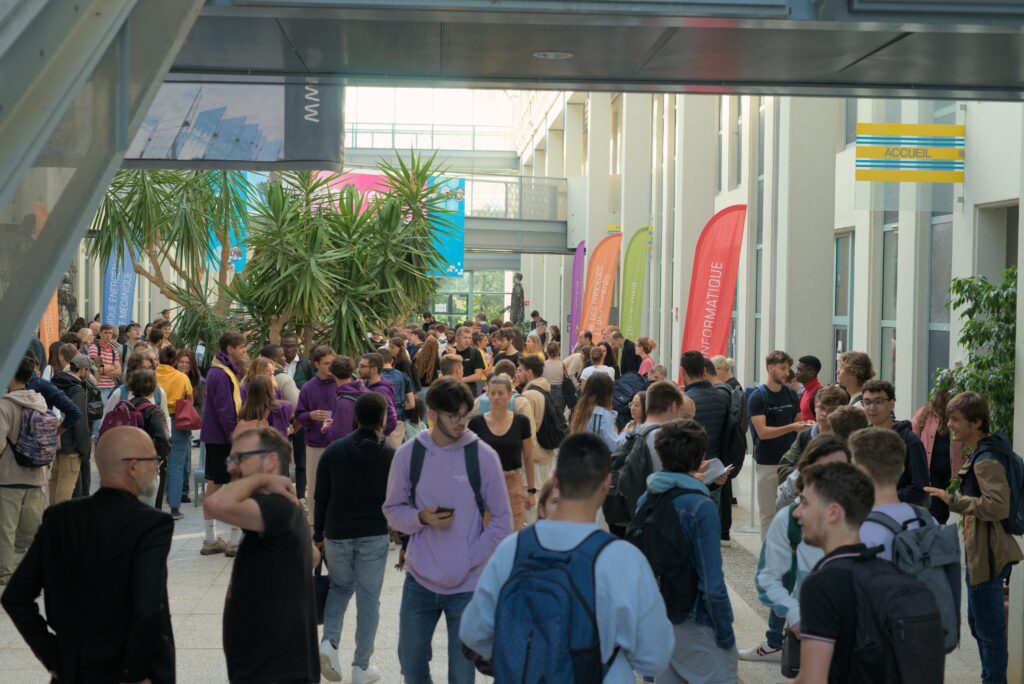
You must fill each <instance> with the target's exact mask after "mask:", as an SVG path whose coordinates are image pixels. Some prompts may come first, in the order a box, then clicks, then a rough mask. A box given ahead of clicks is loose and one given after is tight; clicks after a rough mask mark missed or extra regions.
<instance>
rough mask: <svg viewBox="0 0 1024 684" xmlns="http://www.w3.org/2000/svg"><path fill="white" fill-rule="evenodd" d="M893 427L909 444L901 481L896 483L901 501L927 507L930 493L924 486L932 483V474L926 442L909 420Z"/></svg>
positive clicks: (894, 424) (897, 423) (899, 421)
mask: <svg viewBox="0 0 1024 684" xmlns="http://www.w3.org/2000/svg"><path fill="white" fill-rule="evenodd" d="M892 429H893V430H895V431H896V432H897V433H898V434H899V436H900V437H902V438H903V441H904V442H905V443H906V445H907V459H906V461H904V464H903V474H902V475H901V476H900V481H899V482H897V483H896V491H897V492H898V493H899V496H900V501H902V502H903V503H908V504H915V505H918V506H925V507H927V506H928V495H927V494H926V493H925V491H924V488H925V487H927V486H928V485H930V484H931V475H930V474H929V472H928V455H927V454H926V453H925V450H924V444H922V443H921V440H920V439H919V438H918V436H917V435H915V434H914V430H913V426H912V425H911V423H910V421H909V420H898V421H896V422H895V423H893V426H892Z"/></svg>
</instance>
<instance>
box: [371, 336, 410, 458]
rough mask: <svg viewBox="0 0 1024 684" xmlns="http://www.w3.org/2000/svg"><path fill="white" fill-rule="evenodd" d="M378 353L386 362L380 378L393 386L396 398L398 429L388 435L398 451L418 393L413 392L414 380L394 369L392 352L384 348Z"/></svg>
mask: <svg viewBox="0 0 1024 684" xmlns="http://www.w3.org/2000/svg"><path fill="white" fill-rule="evenodd" d="M377 353H378V354H380V356H381V359H383V361H384V368H382V369H381V371H380V376H381V378H383V379H384V381H385V382H387V383H388V384H389V385H391V390H392V393H393V394H394V396H395V420H396V423H395V424H396V425H397V427H396V429H394V430H392V431H391V432H390V433H389V434H388V444H389V445H391V448H392V449H397V448H398V447H400V446H402V441H403V440H404V439H405V412H406V411H408V410H411V409H412V408H413V407H415V406H416V392H415V391H413V387H412V378H410V377H409V376H408V375H406V374H405V373H403V372H402V371H400V370H398V369H397V368H395V367H394V365H393V360H392V356H391V350H389V349H388V348H387V346H384V347H381V348H380V351H378V352H377Z"/></svg>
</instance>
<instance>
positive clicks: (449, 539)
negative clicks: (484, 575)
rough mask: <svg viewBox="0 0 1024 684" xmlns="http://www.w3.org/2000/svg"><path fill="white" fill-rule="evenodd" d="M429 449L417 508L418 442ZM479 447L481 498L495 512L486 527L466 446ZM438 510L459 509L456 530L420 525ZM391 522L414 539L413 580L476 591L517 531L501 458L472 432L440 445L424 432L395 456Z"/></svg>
mask: <svg viewBox="0 0 1024 684" xmlns="http://www.w3.org/2000/svg"><path fill="white" fill-rule="evenodd" d="M417 440H418V441H419V442H420V443H421V444H423V446H424V447H426V449H427V453H426V456H425V457H424V459H423V471H422V472H421V473H420V481H419V483H418V484H417V485H416V507H415V508H413V506H412V505H411V504H410V502H409V491H410V484H409V464H410V461H411V460H412V447H413V442H414V441H417ZM472 441H477V443H478V447H477V448H478V454H479V458H480V494H481V495H482V496H483V500H484V509H485V510H486V511H488V512H489V513H490V514H491V522H490V524H489V525H488V526H487V527H486V528H484V527H483V525H482V521H481V519H480V513H479V511H478V510H477V507H476V500H475V498H474V497H473V488H472V487H471V486H470V484H469V477H468V475H467V474H466V461H465V456H464V455H463V447H465V445H466V444H469V443H470V442H472ZM433 506H448V507H449V508H454V509H455V519H454V520H453V521H452V524H451V526H450V527H448V528H446V529H443V530H439V529H436V528H433V527H430V526H428V525H424V524H423V523H421V522H420V519H419V512H420V511H421V510H422V509H424V508H431V507H433ZM382 510H383V511H384V516H385V517H386V518H387V519H388V524H390V525H391V527H393V528H395V529H396V530H398V531H399V532H404V533H405V534H408V535H409V547H408V549H407V550H406V552H405V562H406V567H407V569H408V570H409V574H411V575H412V576H413V578H414V579H415V580H416V581H417V582H419V583H420V584H422V585H423V586H424V587H426V588H427V589H428V590H430V591H432V592H434V593H436V594H458V593H462V592H467V591H473V590H474V589H475V588H476V583H477V580H478V579H480V573H481V572H483V569H484V565H486V564H487V560H488V559H489V558H490V557H491V554H492V553H494V549H496V548H497V547H498V544H499V543H500V542H501V540H502V539H504V538H505V537H507V536H508V535H510V534H511V533H512V510H511V508H510V507H509V502H508V489H507V488H506V487H505V476H504V474H503V473H502V471H501V463H500V462H499V461H498V455H497V454H496V453H495V452H494V449H492V448H491V447H490V446H488V445H487V444H485V443H484V442H483V441H481V440H480V439H479V438H478V437H477V436H476V435H475V434H473V433H472V432H471V431H469V430H466V432H465V433H463V435H462V437H460V438H459V439H458V440H456V441H455V442H453V443H451V444H449V445H447V446H438V445H437V444H435V443H434V440H433V439H431V437H430V431H429V430H424V431H423V432H421V433H419V434H418V435H416V437H415V439H414V440H409V441H408V442H406V443H405V444H403V445H402V446H401V447H399V449H398V451H396V452H395V458H394V460H393V461H392V462H391V472H390V474H389V475H388V494H387V499H386V500H385V501H384V506H383V507H382Z"/></svg>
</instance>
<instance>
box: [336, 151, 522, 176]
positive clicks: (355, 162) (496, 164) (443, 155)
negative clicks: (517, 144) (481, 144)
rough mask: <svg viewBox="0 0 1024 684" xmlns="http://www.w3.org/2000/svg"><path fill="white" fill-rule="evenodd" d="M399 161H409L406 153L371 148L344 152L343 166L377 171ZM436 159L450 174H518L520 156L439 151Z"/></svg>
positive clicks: (491, 152)
mask: <svg viewBox="0 0 1024 684" xmlns="http://www.w3.org/2000/svg"><path fill="white" fill-rule="evenodd" d="M398 157H401V158H402V159H403V160H405V161H406V162H408V161H409V151H408V150H388V149H382V148H371V147H347V148H345V166H346V167H351V168H367V169H369V168H374V169H375V168H377V164H378V162H380V161H381V160H382V159H383V160H384V161H387V162H391V163H394V162H395V161H397V159H398ZM437 158H438V159H439V160H442V161H443V163H444V167H445V170H446V171H447V172H449V173H470V174H472V173H509V172H512V173H518V172H519V155H518V154H516V153H515V152H514V151H512V150H509V151H507V152H502V151H501V150H493V151H491V150H487V151H482V150H438V151H437Z"/></svg>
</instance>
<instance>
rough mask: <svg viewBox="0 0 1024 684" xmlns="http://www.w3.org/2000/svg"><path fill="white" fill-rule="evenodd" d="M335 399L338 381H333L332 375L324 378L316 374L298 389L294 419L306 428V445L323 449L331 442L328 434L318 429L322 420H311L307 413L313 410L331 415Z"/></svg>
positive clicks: (321, 424) (336, 397)
mask: <svg viewBox="0 0 1024 684" xmlns="http://www.w3.org/2000/svg"><path fill="white" fill-rule="evenodd" d="M337 401H338V383H337V382H335V380H334V376H333V375H332V376H331V377H329V378H327V379H326V380H325V379H323V378H321V377H320V375H319V374H318V375H317V376H316V377H314V378H312V379H310V380H308V381H307V382H306V384H304V385H303V386H302V389H301V390H299V404H298V406H296V407H295V419H296V420H297V421H299V423H301V424H302V426H303V427H305V428H306V445H307V446H311V447H316V448H320V449H324V448H326V447H327V446H328V445H329V444H330V443H331V436H330V434H328V433H326V432H321V431H320V428H321V427H322V426H323V421H319V420H313V418H312V417H310V415H309V414H310V413H311V412H313V411H327V412H328V413H330V414H332V415H333V414H334V405H335V404H336V403H337Z"/></svg>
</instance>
